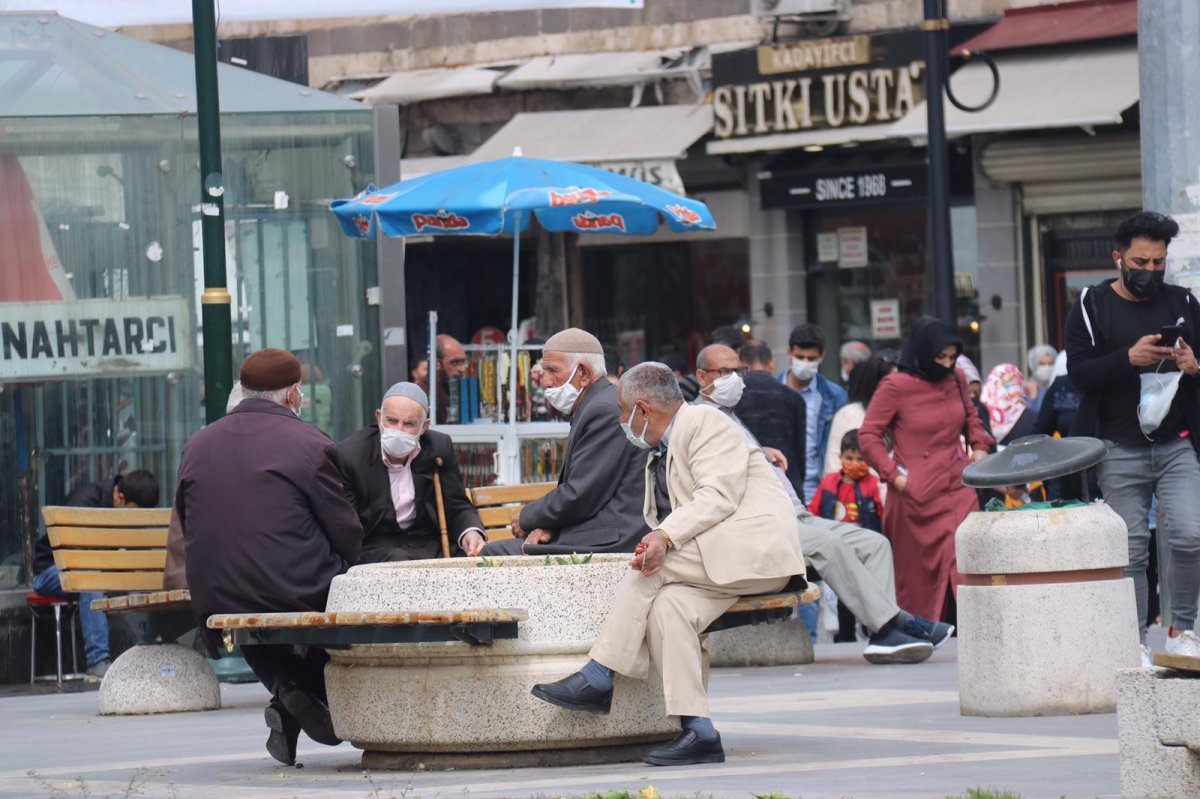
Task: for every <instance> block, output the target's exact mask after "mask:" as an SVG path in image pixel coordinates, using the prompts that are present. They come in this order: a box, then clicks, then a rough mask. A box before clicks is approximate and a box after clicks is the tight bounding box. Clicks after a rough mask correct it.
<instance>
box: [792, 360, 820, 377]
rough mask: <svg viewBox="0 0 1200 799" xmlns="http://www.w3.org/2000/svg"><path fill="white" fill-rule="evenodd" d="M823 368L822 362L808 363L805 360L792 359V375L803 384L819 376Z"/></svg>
mask: <svg viewBox="0 0 1200 799" xmlns="http://www.w3.org/2000/svg"><path fill="white" fill-rule="evenodd" d="M819 368H821V362H820V361H806V360H804V359H803V358H792V375H793V376H794V377H795V378H796V379H797V380H799V381H800V382H802V383H807V382H808V381H809V380H812V379H813V378H814V377H816V376H817V369H819Z"/></svg>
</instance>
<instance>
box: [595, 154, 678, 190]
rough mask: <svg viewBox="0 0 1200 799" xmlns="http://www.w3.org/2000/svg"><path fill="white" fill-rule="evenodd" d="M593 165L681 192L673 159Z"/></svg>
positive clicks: (661, 187)
mask: <svg viewBox="0 0 1200 799" xmlns="http://www.w3.org/2000/svg"><path fill="white" fill-rule="evenodd" d="M593 166H598V167H600V168H601V169H607V170H608V171H609V172H616V173H617V174H618V175H624V176H625V177H627V178H633V179H634V180H640V181H643V182H645V183H649V184H650V185H651V186H658V187H659V188H660V189H666V190H667V191H670V192H674V193H675V194H683V178H681V177H679V170H678V169H676V167H675V162H674V161H669V160H668V161H606V162H603V163H596V164H593Z"/></svg>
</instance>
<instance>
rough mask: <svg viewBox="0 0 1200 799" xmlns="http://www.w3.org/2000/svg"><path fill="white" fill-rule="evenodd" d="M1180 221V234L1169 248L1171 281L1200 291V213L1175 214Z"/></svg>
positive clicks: (1193, 290) (1176, 219)
mask: <svg viewBox="0 0 1200 799" xmlns="http://www.w3.org/2000/svg"><path fill="white" fill-rule="evenodd" d="M1172 216H1173V218H1174V220H1175V221H1176V222H1178V223H1179V235H1178V236H1177V237H1175V238H1174V239H1173V240H1172V241H1171V248H1170V249H1169V250H1167V271H1168V278H1169V279H1170V282H1172V283H1177V284H1178V285H1180V286H1184V287H1186V288H1188V289H1191V291H1192V292H1193V293H1196V292H1200V213H1194V214H1173V215H1172Z"/></svg>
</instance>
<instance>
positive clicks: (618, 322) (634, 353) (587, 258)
mask: <svg viewBox="0 0 1200 799" xmlns="http://www.w3.org/2000/svg"><path fill="white" fill-rule="evenodd" d="M581 252H582V256H581V257H582V262H583V285H584V292H583V293H584V306H585V308H584V326H585V327H586V328H587V329H588V330H590V331H592V332H593V333H595V334H596V336H597V337H598V338H599V339H600V340H601V341H602V342H604V343H605V344H609V345H612V346H616V347H617V348H618V351H619V352H620V355H621V360H622V362H623V363H624V364H625V365H626V366H632V365H634V364H636V363H639V362H641V361H644V360H650V359H657V360H664V361H665V362H668V363H671V364H672V365H676V366H679V367H680V368H682V369H684V370H685V371H691V370H692V369H693V368H694V367H695V359H696V354H697V353H698V352H699V351H700V350H701V349H702V348H703V347H704V345H705V344H706V343H707V340H708V335H709V333H711V332H712V330H713V328H715V327H719V326H720V325H731V324H735V323H738V322H740V321H743V320H748V319H749V315H750V282H749V257H750V254H749V243H748V241H747V240H746V239H712V240H697V241H686V242H675V243H662V244H628V245H612V246H593V247H586V248H582V251H581Z"/></svg>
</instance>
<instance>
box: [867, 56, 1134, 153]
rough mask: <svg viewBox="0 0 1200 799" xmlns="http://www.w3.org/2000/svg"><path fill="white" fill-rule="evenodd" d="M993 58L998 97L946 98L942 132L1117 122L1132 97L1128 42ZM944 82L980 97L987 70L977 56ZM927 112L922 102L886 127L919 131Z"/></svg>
mask: <svg viewBox="0 0 1200 799" xmlns="http://www.w3.org/2000/svg"><path fill="white" fill-rule="evenodd" d="M995 60H996V66H997V67H998V68H999V70H1000V94H999V96H997V97H996V101H995V102H994V103H992V104H991V105H990V106H988V107H987V108H986V109H984V110H983V111H981V112H979V113H968V112H966V111H960V110H959V109H958V108H956V107H955V106H954V105H952V104H951V103H949V102H947V103H946V106H945V107H946V133H947V134H948V135H950V136H966V135H971V134H975V133H998V132H1001V131H1013V130H1049V129H1053V128H1076V127H1082V128H1087V127H1090V126H1093V125H1119V124H1121V122H1122V121H1123V114H1124V113H1125V111H1127V110H1128V109H1129V108H1130V106H1132V105H1133V104H1134V103H1136V102H1137V101H1138V56H1137V46H1136V45H1133V44H1128V45H1106V46H1102V47H1089V48H1086V49H1085V48H1080V49H1077V50H1068V51H1066V52H1064V50H1063V48H1050V49H1047V50H1045V51H1042V52H1034V53H1013V54H1008V55H999V56H996V59H995ZM950 85H951V88H952V89H953V90H954V95H955V96H956V97H957V98H958V99H959V100H961V101H962V102H964V103H967V104H975V103H979V102H981V101H982V100H983V99H984V98H986V97H987V95H988V92H990V91H991V87H992V74H991V71H990V70H989V69H988V68H987V66H986V65H985V64H984V63H983V62H981V61H971V62H968V63H967V64H966V65H964V66H963V67H962V68H961V69H959V70H958V71H957V72H955V73H954V75H953V76H951V78H950ZM925 117H926V110H925V103H920V104H918V105H917V106H916V107H914V108H913V110H912V111H910V112H909V113H908V114H907V115H905V117H904V118H903V119H901V120H900V121H899V122H896V123H895V124H894V125H893V126H892V128H891V130H890V131H889V135H891V136H905V137H911V138H924V137H925V135H926V119H925Z"/></svg>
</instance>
